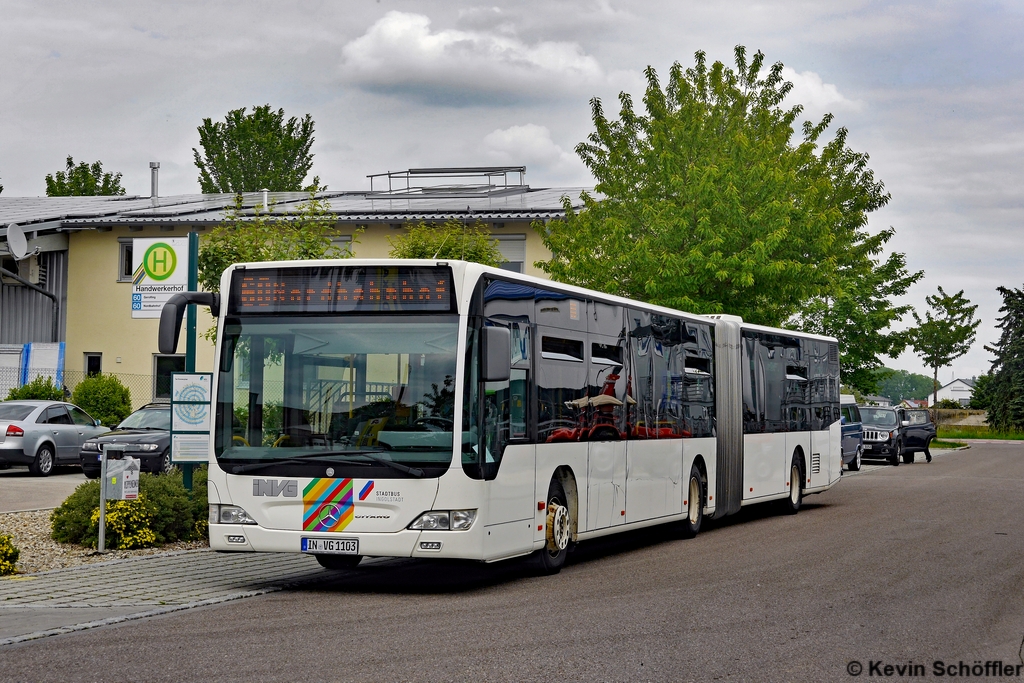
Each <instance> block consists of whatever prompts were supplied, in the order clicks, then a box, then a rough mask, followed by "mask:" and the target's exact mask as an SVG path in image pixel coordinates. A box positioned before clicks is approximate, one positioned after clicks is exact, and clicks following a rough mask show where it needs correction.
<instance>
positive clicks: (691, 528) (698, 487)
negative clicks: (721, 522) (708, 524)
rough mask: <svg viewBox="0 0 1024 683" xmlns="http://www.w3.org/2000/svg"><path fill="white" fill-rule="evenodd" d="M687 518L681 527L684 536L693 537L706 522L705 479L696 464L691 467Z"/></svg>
mask: <svg viewBox="0 0 1024 683" xmlns="http://www.w3.org/2000/svg"><path fill="white" fill-rule="evenodd" d="M686 496H687V498H686V513H687V514H686V519H684V520H683V521H682V523H681V524H680V527H679V533H680V535H681V536H682V537H683V538H693V537H694V536H696V535H697V534H698V532H700V525H701V524H702V523H703V522H704V479H703V478H702V477H701V475H700V469H698V468H697V466H696V465H694V466H693V467H691V468H690V485H689V486H688V487H687V490H686Z"/></svg>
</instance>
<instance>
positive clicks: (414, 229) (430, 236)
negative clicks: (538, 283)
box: [388, 219, 505, 267]
mask: <svg viewBox="0 0 1024 683" xmlns="http://www.w3.org/2000/svg"><path fill="white" fill-rule="evenodd" d="M388 243H389V244H390V245H391V251H390V252H389V253H388V255H389V256H390V257H391V258H416V259H432V258H443V259H458V260H462V261H473V262H474V263H482V264H484V265H485V266H494V267H498V266H500V265H501V264H502V263H504V262H505V257H504V256H502V255H501V252H500V251H498V240H496V239H494V237H493V236H492V235H491V232H490V230H488V229H487V227H486V226H485V225H484V224H483V223H475V224H473V225H468V224H466V223H464V222H463V221H460V220H454V219H453V220H449V221H446V222H445V223H443V224H441V225H430V224H428V223H425V222H420V223H418V224H414V225H412V226H410V227H409V229H408V231H407V232H406V233H405V234H404V235H398V236H396V237H388Z"/></svg>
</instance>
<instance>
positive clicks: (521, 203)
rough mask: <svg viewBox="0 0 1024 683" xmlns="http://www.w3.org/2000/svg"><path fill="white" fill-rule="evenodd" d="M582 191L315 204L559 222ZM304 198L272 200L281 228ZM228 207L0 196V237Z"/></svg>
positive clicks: (177, 200)
mask: <svg viewBox="0 0 1024 683" xmlns="http://www.w3.org/2000/svg"><path fill="white" fill-rule="evenodd" d="M584 189H587V188H582V187H566V188H545V189H530V188H529V187H526V186H518V187H515V188H501V187H497V188H495V187H480V186H466V187H462V188H457V187H448V188H444V189H443V190H441V191H432V190H429V189H426V190H425V189H423V188H416V189H414V190H413V191H409V192H403V191H398V192H375V193H371V192H341V191H327V192H323V193H320V194H319V195H318V197H320V198H322V199H326V200H327V201H328V202H329V203H330V207H331V212H332V213H334V214H336V215H337V216H338V220H339V221H343V222H355V223H358V222H364V223H365V222H405V221H419V220H447V219H449V218H465V217H470V218H473V217H478V218H480V219H483V220H490V221H494V220H536V219H550V218H559V217H562V216H564V215H565V209H564V208H563V205H562V198H563V197H566V196H567V197H569V198H570V200H571V201H572V204H573V206H574V207H579V206H581V205H582V201H581V200H580V199H579V196H580V192H581V191H583V190H584ZM307 197H308V195H307V194H306V193H304V192H271V193H269V200H270V204H271V206H272V207H273V213H274V214H276V215H279V216H280V217H281V218H282V220H289V219H292V218H294V217H295V216H296V213H297V211H298V206H299V205H300V204H301V203H302V202H303V201H304V200H306V199H307ZM234 203H235V195H232V194H206V195H203V194H191V195H174V196H169V197H159V198H157V200H156V201H154V200H152V199H150V198H149V197H134V196H133V197H4V196H0V226H3V227H2V228H0V237H6V234H7V227H6V226H7V225H8V224H10V223H17V224H18V225H20V226H22V227H23V228H26V229H31V230H37V231H47V230H67V229H71V230H75V229H78V230H82V229H90V228H95V227H99V226H101V225H102V226H110V225H138V224H151V225H180V224H204V223H206V224H215V223H219V222H221V221H222V220H223V219H224V215H225V211H226V210H227V209H228V208H229V207H231V206H233V205H234ZM262 203H263V194H262V193H261V192H247V193H245V194H244V195H243V198H242V212H241V213H242V217H243V219H244V217H246V216H252V215H254V207H256V205H262Z"/></svg>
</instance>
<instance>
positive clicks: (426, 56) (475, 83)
mask: <svg viewBox="0 0 1024 683" xmlns="http://www.w3.org/2000/svg"><path fill="white" fill-rule="evenodd" d="M498 31H500V32H496V31H494V30H491V31H487V30H465V31H464V30H457V29H444V30H439V31H432V30H431V26H430V18H429V17H426V16H423V15H421V14H410V13H406V12H397V11H392V12H388V13H387V14H386V15H384V16H383V17H382V18H381V19H380V20H378V21H377V22H376V23H375V24H373V25H372V26H371V27H370V28H369V29H368V30H367V31H366V33H365V34H363V35H362V36H360V37H359V38H356V39H355V40H353V41H351V42H349V43H348V44H346V45H345V46H344V48H343V49H342V55H343V63H342V73H343V75H344V77H345V78H347V79H348V80H350V81H351V82H353V83H355V84H357V85H359V86H361V87H363V88H365V89H367V90H371V91H374V92H385V93H401V94H407V95H412V96H414V97H416V98H418V99H421V100H426V101H429V102H431V103H434V104H447V105H455V106H462V105H466V104H495V105H497V104H508V103H509V102H512V101H522V100H546V99H557V98H561V97H565V96H576V95H577V94H578V93H579V91H580V90H581V88H583V87H588V88H592V87H593V86H594V85H595V84H599V83H603V82H605V81H606V79H607V76H606V74H605V71H604V70H603V69H602V68H601V65H600V64H599V63H598V61H597V60H596V59H595V58H594V57H592V56H590V55H588V54H586V53H585V52H584V51H583V49H582V48H581V47H580V46H579V45H578V44H576V43H569V42H553V41H539V42H535V43H527V42H524V41H522V40H520V39H519V38H517V37H516V36H515V35H511V34H510V33H509V32H508V30H507V28H506V29H505V30H501V29H500V28H499V29H498Z"/></svg>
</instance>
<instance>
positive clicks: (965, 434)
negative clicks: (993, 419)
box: [937, 425, 1024, 440]
mask: <svg viewBox="0 0 1024 683" xmlns="http://www.w3.org/2000/svg"><path fill="white" fill-rule="evenodd" d="M937 437H938V438H939V439H947V440H948V439H954V440H955V439H999V440H1019V439H1024V432H996V431H992V430H990V429H989V428H988V426H987V425H949V426H946V425H939V427H938V434H937Z"/></svg>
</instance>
